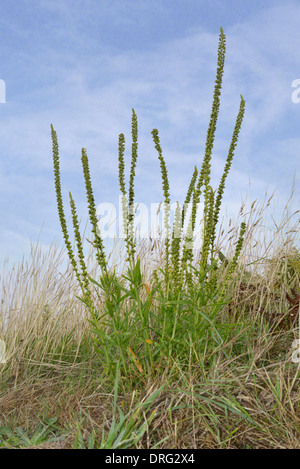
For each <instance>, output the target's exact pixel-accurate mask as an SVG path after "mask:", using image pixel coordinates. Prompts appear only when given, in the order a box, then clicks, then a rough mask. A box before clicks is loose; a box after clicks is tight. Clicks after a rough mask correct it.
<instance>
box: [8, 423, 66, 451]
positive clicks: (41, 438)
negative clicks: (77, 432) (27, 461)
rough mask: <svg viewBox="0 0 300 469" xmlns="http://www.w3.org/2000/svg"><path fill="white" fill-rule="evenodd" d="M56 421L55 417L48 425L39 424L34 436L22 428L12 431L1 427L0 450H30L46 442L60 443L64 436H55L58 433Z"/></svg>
mask: <svg viewBox="0 0 300 469" xmlns="http://www.w3.org/2000/svg"><path fill="white" fill-rule="evenodd" d="M56 421H57V418H56V417H53V418H51V419H49V420H48V421H47V423H42V422H41V423H39V424H38V425H37V427H36V428H35V430H34V432H33V434H32V435H30V434H29V431H28V430H24V429H23V428H22V427H16V428H15V429H14V430H12V429H11V428H10V427H8V426H2V427H0V448H20V447H26V448H30V447H31V446H37V445H40V444H42V443H46V442H47V443H50V442H53V441H59V439H60V438H62V436H60V437H58V436H56V435H55V433H56V432H57V427H56V426H55V425H54V424H55V423H56Z"/></svg>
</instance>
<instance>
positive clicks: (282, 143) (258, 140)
mask: <svg viewBox="0 0 300 469" xmlns="http://www.w3.org/2000/svg"><path fill="white" fill-rule="evenodd" d="M79 3H80V2H79ZM126 3H127V2H124V7H123V8H126V5H125V4H126ZM195 3H197V2H195ZM246 3H247V2H246ZM117 4H118V6H119V7H120V5H121V4H122V2H121V3H120V2H117ZM76 5H77V3H76V2H70V1H68V2H64V1H60V2H40V7H39V9H38V10H37V16H36V18H35V17H34V16H33V17H32V18H31V19H30V25H31V26H32V37H30V35H29V26H28V24H27V23H26V21H25V19H24V18H26V17H27V15H28V14H29V10H28V6H26V3H24V2H23V3H22V8H23V9H24V10H23V13H24V18H22V16H21V15H14V14H13V12H12V10H11V9H7V21H5V26H6V31H7V34H8V39H9V40H8V42H7V45H6V46H5V47H4V53H5V61H4V63H5V67H4V71H5V73H6V77H4V76H3V77H2V76H1V77H0V78H3V79H5V80H6V84H7V103H6V104H5V105H0V106H1V108H0V111H1V114H0V116H1V117H0V120H1V128H0V138H1V147H2V149H1V160H0V183H1V199H2V204H1V207H0V210H1V212H0V214H1V233H2V234H1V255H2V257H3V258H4V257H6V256H7V255H10V254H12V256H13V259H14V260H16V259H17V258H19V257H21V255H22V254H23V251H24V249H25V248H26V242H25V240H26V239H27V238H28V246H29V238H31V239H37V236H38V233H39V231H40V228H41V226H42V224H43V222H45V227H44V234H43V235H42V236H41V242H42V243H44V244H45V245H48V244H49V243H51V241H52V239H53V236H54V233H57V236H59V235H60V227H59V223H58V217H57V213H56V201H55V194H54V185H53V174H52V173H53V171H52V155H51V141H50V123H53V124H54V126H55V128H56V130H57V133H58V138H59V143H60V150H61V169H62V179H63V190H64V196H65V200H66V207H67V201H68V199H67V194H68V190H69V189H70V190H71V191H72V194H73V195H74V197H75V200H76V202H77V201H78V206H79V208H80V210H81V209H84V206H85V192H84V184H83V177H82V170H81V162H80V151H81V148H82V147H86V148H87V151H88V155H89V159H90V166H91V173H92V180H93V183H94V187H95V196H96V200H97V202H99V203H100V202H101V201H103V200H105V201H108V202H109V201H116V200H117V197H118V183H117V164H116V162H117V144H118V134H119V133H120V132H124V133H125V137H126V148H127V156H128V153H129V152H130V145H131V136H130V119H131V108H132V107H133V108H134V109H135V110H136V112H137V115H138V119H139V135H140V140H139V142H140V143H139V155H140V156H139V161H138V167H137V183H136V184H137V186H136V187H137V199H138V200H139V201H141V202H145V203H151V202H158V201H159V200H161V198H162V195H161V182H160V176H159V165H158V161H157V155H156V152H155V150H154V148H153V143H152V139H151V134H150V132H151V130H152V129H153V128H158V129H159V131H160V137H161V143H162V147H163V151H164V155H165V158H166V161H167V165H168V168H169V175H170V182H171V189H172V196H173V197H174V200H177V199H178V200H182V198H183V197H184V195H185V190H186V187H187V184H188V182H189V178H190V176H191V173H192V169H193V166H194V165H195V164H197V165H198V166H199V165H200V164H201V162H202V158H203V152H204V145H205V139H206V130H207V125H208V121H209V115H210V109H211V100H212V93H213V86H214V79H215V70H216V58H217V44H218V33H219V31H218V30H214V31H212V28H211V27H209V26H207V25H206V24H205V21H204V19H205V17H203V18H202V22H200V25H199V26H198V27H196V26H195V25H194V24H193V26H191V27H190V28H188V27H187V28H186V30H185V32H184V31H182V30H181V32H180V34H178V35H177V36H175V33H174V31H173V29H172V33H170V35H169V36H168V34H167V31H164V32H161V36H159V35H158V36H157V37H156V36H155V35H154V34H153V31H155V32H156V29H155V28H156V26H155V24H154V22H155V19H156V18H158V21H162V18H164V19H165V18H167V16H166V15H167V13H168V12H167V10H166V8H165V7H163V6H162V2H156V6H157V8H158V9H157V10H156V13H155V14H154V13H153V11H152V9H151V8H149V4H148V3H147V2H139V3H138V4H136V6H135V7H134V8H133V9H132V10H131V14H130V15H129V14H125V11H123V10H122V9H121V10H118V8H116V7H114V6H113V5H114V4H110V6H107V5H106V6H105V5H104V4H103V3H101V5H102V6H99V5H100V3H99V4H98V3H97V7H96V6H95V5H96V3H95V2H88V1H87V2H85V5H86V9H85V11H81V9H80V8H78V7H77V6H76ZM147 5H148V6H147ZM177 5H179V3H177ZM206 8H207V3H206ZM183 11H184V10H183V7H182V6H181V7H180V8H179V7H178V10H177V12H176V15H175V13H174V12H173V13H172V15H173V16H172V18H173V20H174V15H175V17H176V20H177V21H178V22H179V21H180V15H181V14H183ZM197 11H198V10H197ZM203 14H204V10H203ZM233 16H234V15H233ZM225 19H226V18H225V17H224V21H225ZM299 20H300V7H299V6H298V5H297V4H295V3H293V2H292V3H289V2H287V3H286V4H285V5H284V6H281V7H279V6H274V7H272V6H268V7H264V8H261V9H260V10H259V11H258V12H257V14H256V15H252V16H250V17H247V16H245V17H242V16H241V15H240V16H239V17H237V18H236V19H235V21H233V20H232V19H231V23H230V25H229V26H228V28H225V25H224V28H225V33H226V35H227V57H226V63H225V74H224V85H223V96H222V101H221V112H220V119H219V124H218V127H217V135H216V144H215V148H214V159H213V171H214V173H213V183H214V185H216V184H217V182H218V180H219V177H220V175H221V174H222V170H223V167H224V164H225V160H226V156H227V151H228V147H229V144H230V139H231V135H232V131H233V128H234V121H235V118H236V115H237V112H238V107H239V95H240V93H242V94H243V96H244V98H245V99H246V115H245V121H244V126H243V128H242V132H241V137H240V140H239V144H238V147H237V150H236V157H235V159H234V163H233V168H232V171H231V173H230V175H229V177H228V184H227V188H226V191H227V193H226V195H225V198H224V202H226V204H227V210H228V211H229V212H230V213H232V212H233V210H235V209H236V200H237V198H238V200H240V197H241V196H243V194H244V195H245V193H246V191H247V187H245V186H246V185H247V184H248V181H249V178H250V179H251V186H252V191H253V193H254V197H256V198H262V197H263V196H264V193H265V190H266V187H267V186H269V188H270V190H271V191H272V190H273V189H275V188H276V189H277V191H278V193H279V195H281V196H286V197H288V195H289V192H290V188H291V183H292V178H293V175H294V171H295V170H296V168H297V162H298V148H299V139H298V128H299V125H298V124H299V110H300V105H299V106H298V107H297V105H295V104H294V103H292V101H291V93H292V89H291V82H292V80H294V79H295V78H297V73H298V71H297V69H296V65H295V64H296V63H299V50H298V48H297V38H298V34H299V33H298V25H299ZM137 21H140V22H141V24H147V25H148V30H147V31H148V33H147V34H149V35H150V36H151V34H152V35H153V41H152V43H151V42H150V41H148V38H147V37H146V36H145V43H143V42H134V41H131V38H130V36H129V35H130V30H131V29H130V28H133V30H132V34H133V35H138V33H137V32H136V31H135V29H134V25H135V24H136V23H137ZM170 21H171V20H170ZM109 23H110V28H111V29H109V27H108V24H109ZM191 23H192V22H191ZM97 24H98V28H99V31H98V32H97V33H95V35H94V34H93V33H94V31H95V28H96V25H97ZM170 24H171V23H170ZM101 27H102V28H105V34H106V35H105V34H102V35H101ZM151 28H152V29H151ZM137 29H138V28H137ZM166 29H167V27H166ZM117 31H119V33H120V34H121V35H122V34H123V35H124V37H126V38H128V41H127V42H124V45H123V46H122V44H120V43H118V42H117V40H116V39H115V35H116V33H117ZM139 34H140V36H139V37H143V36H141V33H139ZM154 36H155V37H154ZM22 41H25V42H24V44H25V45H23V46H22V47H21V48H20V49H19V50H17V49H16V47H15V46H16V45H17V44H21V43H22V44H23V42H22ZM298 78H299V77H298ZM297 177H298V175H297ZM230 207H231V208H232V210H231V208H230ZM80 210H79V209H78V211H80ZM83 213H84V214H85V215H86V212H83ZM13 234H14V235H13ZM16 236H17V237H19V238H18V241H16ZM16 245H17V246H18V247H16ZM61 245H63V243H62V242H61Z"/></svg>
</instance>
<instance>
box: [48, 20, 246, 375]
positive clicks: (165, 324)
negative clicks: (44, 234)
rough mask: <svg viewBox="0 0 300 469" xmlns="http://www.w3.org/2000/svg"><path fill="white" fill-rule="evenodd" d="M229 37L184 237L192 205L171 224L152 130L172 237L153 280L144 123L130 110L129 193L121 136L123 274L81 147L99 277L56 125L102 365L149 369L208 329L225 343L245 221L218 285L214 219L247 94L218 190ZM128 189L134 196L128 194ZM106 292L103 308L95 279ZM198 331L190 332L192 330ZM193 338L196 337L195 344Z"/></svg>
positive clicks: (185, 352) (182, 351) (221, 53)
mask: <svg viewBox="0 0 300 469" xmlns="http://www.w3.org/2000/svg"><path fill="white" fill-rule="evenodd" d="M225 49H226V38H225V34H224V32H223V30H222V28H221V31H220V37H219V47H218V67H217V76H216V82H215V88H214V96H213V104H212V111H211V116H210V122H209V126H208V131H207V137H206V145H205V155H204V159H203V163H202V167H201V170H200V171H198V169H197V168H196V167H195V168H194V171H193V175H192V179H191V182H190V184H189V187H188V190H187V195H186V198H185V204H189V203H190V202H191V203H192V211H191V216H190V219H189V220H188V229H187V234H186V235H185V236H183V227H184V222H185V221H186V220H185V217H186V212H185V207H184V208H183V210H182V211H181V210H180V206H179V204H178V205H177V210H176V213H175V220H174V224H173V228H171V226H170V220H169V218H170V186H169V180H168V172H167V165H166V162H165V160H164V157H163V154H162V148H161V145H160V139H159V134H158V130H157V129H153V131H152V137H153V141H154V145H155V149H156V151H157V153H158V159H159V162H160V168H161V177H162V188H163V195H164V224H165V228H166V239H165V246H164V247H165V249H164V259H163V262H162V264H163V265H162V268H161V269H159V271H154V272H153V279H152V283H153V284H154V286H153V287H152V288H150V287H149V285H148V284H146V283H145V282H144V280H143V276H142V271H141V265H140V259H139V258H136V244H135V239H134V195H135V194H134V179H135V168H136V164H137V158H138V153H137V149H138V123H137V116H136V113H135V111H134V110H132V148H131V167H130V178H129V187H128V194H127V191H126V187H125V175H124V173H125V160H124V152H125V137H124V135H123V134H120V135H119V158H118V161H119V184H120V190H121V194H122V206H123V228H124V232H125V240H126V249H127V265H128V267H127V271H126V274H125V275H122V276H121V277H118V276H117V275H116V273H115V272H111V271H109V269H108V266H107V260H106V255H105V251H104V245H103V241H102V238H101V233H100V232H99V229H98V227H97V217H96V208H95V201H94V196H93V190H92V185H91V180H90V172H89V165H88V157H87V153H86V150H85V149H82V158H81V160H82V166H83V173H84V179H85V186H86V192H87V202H88V208H89V217H90V222H91V225H92V233H93V235H94V240H93V242H92V244H93V246H94V248H95V249H96V258H97V261H98V264H99V266H100V267H101V276H100V279H99V281H96V280H94V279H92V278H91V277H90V276H89V275H88V273H87V268H86V265H85V260H84V255H83V246H82V240H81V235H80V232H79V224H78V217H77V213H76V207H75V202H74V200H73V198H72V195H71V193H69V198H70V206H71V212H72V220H73V226H74V232H75V239H76V244H77V249H78V256H79V264H80V267H81V272H80V271H79V270H78V268H77V264H76V261H75V255H74V253H73V250H72V247H71V244H70V241H69V235H68V232H67V225H66V221H65V215H64V210H63V202H62V195H61V188H60V168H59V152H58V142H57V135H56V132H55V131H54V129H53V126H51V132H52V141H53V163H54V175H55V189H56V197H57V204H58V213H59V218H60V223H61V227H62V231H63V235H64V239H65V243H66V247H67V250H68V254H69V257H70V260H71V263H72V266H73V268H74V271H75V274H76V276H77V279H78V281H79V284H80V286H81V289H82V292H83V296H82V298H80V297H77V298H79V299H80V300H81V301H82V302H83V303H84V304H85V305H86V306H87V308H88V310H89V312H90V318H89V321H90V324H91V330H92V332H93V337H94V342H95V346H96V348H97V350H98V352H99V353H101V354H102V355H103V358H104V360H103V366H104V370H105V371H106V372H107V373H110V372H111V371H112V370H114V371H115V370H116V364H117V363H119V361H120V364H121V369H122V372H123V373H125V374H129V373H131V372H132V370H135V372H137V371H138V372H139V373H140V374H142V373H143V372H144V371H145V369H146V370H148V371H151V372H152V371H153V370H154V368H155V366H157V363H158V362H161V358H162V357H163V356H164V357H167V359H170V358H171V357H173V358H174V357H175V356H178V355H181V356H185V357H186V358H187V357H188V356H189V350H190V348H191V345H193V346H194V345H195V344H196V343H197V344H199V345H198V346H201V345H200V344H201V340H202V338H203V337H204V335H205V334H206V333H207V332H208V331H209V333H210V334H211V335H212V337H213V338H214V341H217V343H219V342H222V337H221V334H220V333H219V332H218V328H217V324H216V318H217V313H218V312H219V311H220V310H221V309H222V307H223V305H224V302H225V297H226V294H227V284H228V282H229V280H230V278H231V277H232V275H233V273H234V271H235V269H236V266H237V261H238V257H239V255H240V252H241V248H242V244H243V239H244V234H245V230H246V225H245V223H242V224H241V230H240V235H239V239H238V242H237V245H236V249H235V254H234V257H233V259H232V261H231V262H230V263H229V266H228V270H227V275H226V279H225V282H224V283H223V285H222V286H220V285H218V281H217V280H218V266H217V260H216V258H215V257H216V252H215V238H216V226H217V223H218V220H219V213H220V206H221V201H222V197H223V193H224V188H225V180H226V177H227V175H228V172H229V170H230V167H231V163H232V159H233V155H234V150H235V147H236V144H237V140H238V135H239V131H240V128H241V124H242V121H243V117H244V111H245V101H244V99H243V97H242V96H241V101H240V108H239V112H238V115H237V119H236V123H235V128H234V131H233V135H232V140H231V144H230V147H229V151H228V156H227V159H226V164H225V167H224V172H223V175H222V178H221V181H220V184H219V187H218V190H217V194H216V196H215V191H214V190H213V189H212V187H211V185H210V173H211V158H212V150H213V145H214V139H215V131H216V124H217V119H218V114H219V108H220V95H221V87H222V78H223V71H224V61H225ZM127 195H128V199H127ZM201 196H204V233H203V245H202V251H201V257H200V261H199V262H198V263H197V264H196V265H195V262H194V258H193V237H194V232H195V224H196V214H197V207H198V204H199V202H200V197H201ZM89 282H91V283H92V284H94V285H95V286H96V287H97V288H98V289H99V290H100V292H101V294H100V295H99V293H98V292H97V295H98V299H99V301H100V304H101V307H100V311H98V310H97V309H96V308H95V306H94V304H93V301H92V294H91V290H90V283H89ZM190 331H192V333H190ZM191 341H192V343H191Z"/></svg>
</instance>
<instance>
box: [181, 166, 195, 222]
mask: <svg viewBox="0 0 300 469" xmlns="http://www.w3.org/2000/svg"><path fill="white" fill-rule="evenodd" d="M197 176H198V169H197V166H195V167H194V172H193V176H192V179H191V182H190V185H189V187H188V191H187V194H186V198H185V201H184V205H183V208H182V214H181V223H182V227H183V225H184V220H185V214H186V210H187V208H188V205H189V203H190V201H191V198H192V195H193V193H194V191H195V184H196V180H197Z"/></svg>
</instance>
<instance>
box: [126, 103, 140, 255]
mask: <svg viewBox="0 0 300 469" xmlns="http://www.w3.org/2000/svg"><path fill="white" fill-rule="evenodd" d="M131 135H132V147H131V167H130V177H129V190H128V212H127V216H128V222H127V223H128V226H127V233H128V237H127V250H128V255H129V258H130V259H131V260H132V261H133V259H134V253H135V243H134V240H133V237H134V178H135V168H136V162H137V157H138V154H137V149H138V122H137V116H136V113H135V111H134V109H132V120H131Z"/></svg>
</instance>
